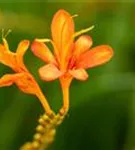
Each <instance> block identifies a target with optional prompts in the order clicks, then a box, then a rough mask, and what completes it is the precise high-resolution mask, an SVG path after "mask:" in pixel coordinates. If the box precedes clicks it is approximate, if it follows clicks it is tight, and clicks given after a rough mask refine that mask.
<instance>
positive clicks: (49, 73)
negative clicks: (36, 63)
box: [39, 64, 63, 81]
mask: <svg viewBox="0 0 135 150" xmlns="http://www.w3.org/2000/svg"><path fill="white" fill-rule="evenodd" d="M39 75H40V77H41V79H42V80H45V81H52V80H55V79H57V78H58V77H60V76H62V75H63V73H62V72H61V71H59V70H58V68H57V67H56V66H55V65H53V64H48V65H45V66H43V67H41V68H40V69H39Z"/></svg>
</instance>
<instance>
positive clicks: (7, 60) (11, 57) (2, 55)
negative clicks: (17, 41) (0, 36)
mask: <svg viewBox="0 0 135 150" xmlns="http://www.w3.org/2000/svg"><path fill="white" fill-rule="evenodd" d="M0 62H1V63H3V64H4V65H6V66H9V67H11V68H12V69H13V70H15V69H16V66H15V64H16V59H15V53H12V52H10V51H9V50H7V49H6V47H5V45H2V44H0Z"/></svg>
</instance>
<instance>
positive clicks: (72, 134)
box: [0, 1, 135, 150]
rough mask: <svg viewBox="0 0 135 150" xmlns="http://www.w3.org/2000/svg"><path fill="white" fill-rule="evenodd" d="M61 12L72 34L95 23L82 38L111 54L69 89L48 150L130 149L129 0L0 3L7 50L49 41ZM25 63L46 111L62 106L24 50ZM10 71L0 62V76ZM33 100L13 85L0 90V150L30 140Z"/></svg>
mask: <svg viewBox="0 0 135 150" xmlns="http://www.w3.org/2000/svg"><path fill="white" fill-rule="evenodd" d="M60 8H63V9H65V10H67V11H68V12H69V13H71V14H78V15H79V16H78V17H77V18H75V19H74V20H75V26H76V31H78V30H80V29H83V28H87V27H89V26H91V25H95V28H94V29H93V30H92V31H90V32H89V33H88V34H89V35H90V36H92V38H93V40H94V46H96V45H101V44H109V45H110V46H112V47H113V49H114V52H115V56H114V57H113V59H112V60H111V61H110V62H109V63H107V64H105V65H103V66H100V67H96V68H93V69H90V70H88V72H89V80H88V81H86V82H80V81H76V80H74V81H73V83H72V86H71V89H70V103H71V104H70V111H69V114H68V116H67V117H66V119H65V120H64V122H63V124H62V125H61V126H60V127H59V128H58V130H57V136H56V139H55V142H54V143H53V145H52V146H51V147H50V150H134V149H135V75H134V74H135V73H134V72H135V16H134V15H135V2H134V1H132V2H131V1H130V2H128V1H127V2H126V1H125V2H122V1H121V2H107V1H102V2H101V1H99V2H98V1H92V2H89V1H88V2H78V1H76V2H62V1H61V2H60V1H59V2H57V1H56V2H52V1H50V2H47V1H46V2H43V1H35V2H26V1H25V2H22V1H20V2H19V1H18V2H17V1H16V2H15V1H5V2H4V1H3V2H0V29H1V28H5V29H11V30H12V33H11V34H10V35H8V38H7V39H8V42H9V45H10V49H12V50H13V51H15V50H16V47H17V44H18V43H19V41H20V40H22V39H29V40H30V41H32V40H33V39H34V38H43V37H45V38H51V31H50V24H51V20H52V17H53V15H54V13H55V12H56V11H57V10H58V9H60ZM25 64H27V66H28V68H29V70H30V71H31V72H32V73H33V74H34V75H35V78H36V79H37V81H38V83H39V84H40V86H41V87H42V89H43V91H44V93H45V95H46V96H47V98H48V99H49V103H50V105H51V106H52V108H53V109H54V110H55V111H57V110H58V109H59V108H60V107H61V105H62V102H61V101H62V96H61V90H60V86H59V83H58V81H55V82H49V83H44V82H42V81H41V80H40V79H39V76H38V73H37V69H38V68H39V67H40V66H41V65H43V64H44V63H43V62H42V61H40V60H39V59H38V58H36V57H34V55H33V54H32V52H31V51H30V49H29V50H28V51H27V53H26V55H25ZM9 72H12V71H11V70H10V69H9V68H8V67H6V66H4V65H2V64H0V76H2V75H3V74H5V73H9ZM42 113H43V108H42V107H41V105H40V103H39V101H38V100H37V99H36V98H35V97H34V96H31V95H26V94H24V93H22V92H21V91H20V90H18V89H17V87H16V86H11V87H4V88H1V89H0V150H18V149H19V147H20V146H21V145H22V144H23V143H25V142H26V141H30V140H31V139H32V135H33V133H34V132H35V127H36V125H37V119H38V117H39V116H40V115H41V114H42Z"/></svg>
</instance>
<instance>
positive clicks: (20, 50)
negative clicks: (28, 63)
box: [16, 40, 30, 69]
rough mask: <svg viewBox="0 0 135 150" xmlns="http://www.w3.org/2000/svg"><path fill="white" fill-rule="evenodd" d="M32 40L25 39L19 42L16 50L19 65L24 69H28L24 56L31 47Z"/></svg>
mask: <svg viewBox="0 0 135 150" xmlns="http://www.w3.org/2000/svg"><path fill="white" fill-rule="evenodd" d="M29 44H30V42H29V41H28V40H23V41H21V42H20V43H19V45H18V47H17V50H16V53H17V54H16V60H17V63H18V64H19V66H20V67H21V68H23V69H26V67H25V65H24V63H23V56H24V54H25V52H26V50H27V49H28V47H29Z"/></svg>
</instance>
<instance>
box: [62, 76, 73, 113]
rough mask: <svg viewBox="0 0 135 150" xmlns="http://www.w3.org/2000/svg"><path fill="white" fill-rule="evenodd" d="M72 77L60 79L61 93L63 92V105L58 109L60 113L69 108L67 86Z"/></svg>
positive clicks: (65, 111)
mask: <svg viewBox="0 0 135 150" xmlns="http://www.w3.org/2000/svg"><path fill="white" fill-rule="evenodd" d="M71 81H72V78H70V79H68V80H66V79H64V78H61V79H60V83H61V88H62V94H63V107H62V108H61V109H60V113H61V114H62V115H65V114H66V113H67V112H68V110H69V87H70V83H71Z"/></svg>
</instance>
